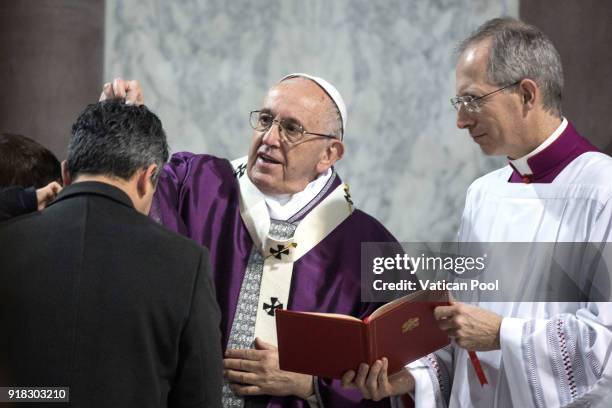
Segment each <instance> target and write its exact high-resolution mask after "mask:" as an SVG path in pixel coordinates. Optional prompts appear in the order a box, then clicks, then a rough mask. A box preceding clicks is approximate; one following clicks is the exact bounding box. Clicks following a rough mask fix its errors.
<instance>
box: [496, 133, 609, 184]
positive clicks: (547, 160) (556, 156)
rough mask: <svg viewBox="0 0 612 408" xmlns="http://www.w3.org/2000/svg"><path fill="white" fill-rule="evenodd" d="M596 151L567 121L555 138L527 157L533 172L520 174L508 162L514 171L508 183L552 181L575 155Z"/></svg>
mask: <svg viewBox="0 0 612 408" xmlns="http://www.w3.org/2000/svg"><path fill="white" fill-rule="evenodd" d="M598 151H599V149H598V148H596V147H595V146H593V145H592V144H591V142H589V141H588V140H586V139H585V138H584V137H582V136H580V135H579V134H578V132H577V131H576V129H574V127H573V126H572V124H571V123H569V122H568V124H567V127H566V128H565V130H564V131H563V133H561V134H560V135H559V137H558V138H557V140H555V141H554V142H552V143H551V144H550V146H547V147H546V148H545V149H544V150H542V151H541V152H538V153H537V154H536V155H534V156H532V157H530V158H528V159H527V163H528V164H529V167H530V168H531V170H532V171H533V174H531V175H522V174H520V173H519V171H518V170H517V169H516V168H514V166H512V163H510V166H511V167H512V169H513V170H514V171H513V172H512V175H511V176H510V180H508V181H509V182H510V183H552V182H553V180H554V179H555V177H557V176H558V175H559V173H561V171H563V169H564V168H565V167H566V166H567V165H568V164H570V163H571V162H572V160H574V159H575V158H576V157H578V156H580V155H581V154H582V153H586V152H598Z"/></svg>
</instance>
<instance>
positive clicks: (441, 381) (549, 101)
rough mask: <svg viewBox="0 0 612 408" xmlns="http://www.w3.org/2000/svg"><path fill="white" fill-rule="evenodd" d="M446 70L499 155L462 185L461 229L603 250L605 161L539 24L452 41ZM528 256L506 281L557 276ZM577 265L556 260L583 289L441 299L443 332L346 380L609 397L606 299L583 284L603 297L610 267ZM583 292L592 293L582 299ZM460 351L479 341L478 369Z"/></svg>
mask: <svg viewBox="0 0 612 408" xmlns="http://www.w3.org/2000/svg"><path fill="white" fill-rule="evenodd" d="M456 82H457V83H456V89H457V96H456V97H454V98H452V99H451V103H452V104H453V106H454V107H455V109H456V110H457V126H458V127H459V128H461V129H467V130H468V131H469V133H470V136H471V137H472V139H473V140H474V142H476V143H477V144H478V145H479V146H480V148H481V149H482V151H483V152H484V153H485V154H487V155H504V156H506V157H507V158H508V161H509V163H508V165H507V166H506V167H504V168H502V169H499V170H496V171H493V172H491V173H489V174H487V175H485V176H483V177H481V178H479V179H477V180H476V181H475V182H474V183H472V185H471V186H470V188H469V190H468V193H467V198H466V204H465V209H464V213H463V217H462V223H461V227H460V230H459V240H460V241H462V242H480V243H487V242H488V243H494V242H553V243H559V242H570V243H571V242H574V243H580V245H577V246H579V247H585V246H587V244H588V246H590V247H593V248H596V249H597V251H603V250H604V249H605V247H606V243H607V242H609V241H611V240H612V182H611V180H612V159H611V158H610V157H609V156H607V155H605V154H603V153H601V152H599V151H598V149H597V148H595V147H594V146H593V145H592V144H591V143H589V142H588V141H587V140H586V139H585V138H583V137H582V136H580V135H579V134H578V133H577V131H576V130H575V129H574V127H573V126H572V124H571V123H569V122H568V121H567V119H565V118H564V117H563V116H562V113H561V96H562V91H563V73H562V66H561V60H560V58H559V54H558V53H557V50H556V49H555V47H554V45H553V44H552V42H551V41H550V40H549V39H548V38H547V37H546V35H544V34H543V33H542V32H541V31H540V30H539V29H537V28H536V27H534V26H531V25H528V24H525V23H523V22H521V21H518V20H515V19H510V18H503V19H494V20H490V21H488V22H486V23H484V24H483V25H482V26H481V27H480V28H478V30H476V32H475V33H474V34H473V35H471V36H470V37H469V38H468V39H466V40H465V41H464V42H463V43H462V44H461V45H460V47H459V56H458V61H457V66H456ZM540 248H541V247H540ZM529 255H530V256H531V258H529V259H530V262H526V263H525V265H524V267H517V268H516V270H515V271H513V276H512V279H513V280H515V281H517V282H520V285H519V287H521V288H523V290H525V291H527V290H533V289H534V288H537V287H547V288H550V287H556V286H557V285H558V284H559V282H556V281H555V280H562V279H563V276H559V274H557V275H555V276H552V277H551V276H550V275H548V274H547V273H546V272H548V271H547V270H540V269H539V265H540V263H538V262H536V261H537V260H541V258H542V255H541V254H540V253H538V251H534V252H533V253H530V254H529ZM547 255H549V254H547ZM514 261H515V260H514V259H508V262H509V263H513V262H514ZM514 265H517V264H514ZM518 265H520V264H518ZM563 267H569V266H568V265H563ZM584 269H586V268H576V270H571V271H570V272H566V271H565V270H563V271H564V272H566V273H572V274H573V273H575V274H578V275H580V278H579V279H576V280H575V283H573V284H574V285H575V286H579V291H581V295H582V296H581V297H578V296H576V297H575V299H576V300H575V301H573V302H568V301H565V300H563V299H558V301H556V300H555V299H553V301H550V302H505V303H503V302H497V303H496V302H481V303H477V304H465V303H459V302H456V303H454V304H452V305H451V306H441V307H438V308H436V310H435V315H436V318H437V319H438V321H439V326H440V328H442V329H443V330H445V331H446V332H447V333H448V334H449V336H451V337H452V338H453V339H454V343H453V344H451V345H450V346H449V347H446V348H444V349H442V350H440V351H438V352H436V353H434V354H432V355H430V356H428V357H427V358H425V359H423V360H421V361H419V362H415V363H413V364H410V365H409V366H408V370H409V371H408V370H405V371H402V373H401V374H400V375H398V376H395V377H394V378H393V379H391V380H389V378H387V373H386V369H384V368H385V364H386V363H385V362H384V361H378V362H376V363H375V364H374V365H373V366H372V369H371V370H369V372H368V367H367V366H365V365H364V366H363V367H362V368H361V369H360V370H359V373H357V375H356V377H355V373H348V374H347V375H346V377H345V379H344V380H345V383H349V382H351V381H354V383H355V385H357V386H358V387H359V388H360V389H361V390H362V392H363V393H364V394H365V396H366V397H368V398H374V399H378V398H381V397H385V396H388V395H394V394H402V393H404V392H408V391H411V390H413V391H414V398H415V402H416V406H417V407H429V406H432V407H433V406H437V407H445V406H450V407H467V406H470V407H493V406H495V407H500V408H502V407H528V406H534V407H559V406H575V407H578V406H580V407H582V406H589V407H595V406H601V407H603V406H606V407H608V406H610V401H609V397H610V395H611V394H612V363H610V356H611V354H612V304H611V303H608V302H603V301H600V302H596V301H594V299H592V298H591V297H590V296H591V295H592V294H595V295H597V296H596V297H597V298H598V299H599V300H608V301H609V296H610V293H609V289H610V287H609V285H610V276H609V271H607V270H605V269H606V268H605V267H604V268H603V269H602V270H601V272H602V274H601V275H597V274H594V275H591V274H590V272H589V271H586V270H584ZM599 284H602V285H601V286H600V287H598V285H599ZM549 290H552V289H549ZM606 292H607V293H606ZM584 295H587V296H588V299H589V300H590V301H585V302H579V301H580V300H581V299H584V297H583V296H584ZM601 295H603V296H601ZM537 300H540V299H537ZM468 351H478V352H479V353H478V356H479V357H480V360H481V362H482V370H483V371H482V373H480V375H478V373H477V371H475V370H474V369H473V367H472V363H471V362H470V356H469V354H468ZM354 377H355V378H354ZM479 377H480V380H481V382H479ZM485 378H486V379H487V380H488V382H489V383H488V384H484V385H483V384H482V382H484V381H483V380H484V379H485Z"/></svg>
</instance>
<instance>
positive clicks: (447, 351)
mask: <svg viewBox="0 0 612 408" xmlns="http://www.w3.org/2000/svg"><path fill="white" fill-rule="evenodd" d="M452 367H453V346H452V345H448V346H446V347H444V348H442V349H440V350H438V351H436V352H435V353H432V354H429V355H428V356H426V357H423V358H422V359H420V360H417V361H415V362H412V363H410V364H408V365H407V366H406V369H408V371H410V374H412V376H413V377H414V381H415V388H414V392H413V393H411V394H410V396H411V397H412V399H413V400H414V406H415V408H430V407H431V408H434V407H435V408H442V407H447V406H448V401H449V399H450V391H451V386H452Z"/></svg>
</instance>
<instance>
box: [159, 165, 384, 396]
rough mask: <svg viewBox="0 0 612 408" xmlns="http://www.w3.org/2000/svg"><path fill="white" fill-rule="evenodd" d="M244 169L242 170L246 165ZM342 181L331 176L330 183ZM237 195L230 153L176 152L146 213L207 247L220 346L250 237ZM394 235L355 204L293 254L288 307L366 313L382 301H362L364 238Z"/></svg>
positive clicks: (330, 391)
mask: <svg viewBox="0 0 612 408" xmlns="http://www.w3.org/2000/svg"><path fill="white" fill-rule="evenodd" d="M242 173H243V176H244V177H247V175H246V173H245V171H244V169H242ZM339 184H340V180H339V178H338V177H336V179H335V180H334V185H333V186H332V188H330V189H329V191H333V189H334V188H335V187H336V186H337V185H339ZM239 197H240V191H239V185H238V181H237V179H236V175H235V174H234V169H233V167H232V165H231V164H230V162H229V161H227V160H225V159H219V158H217V157H214V156H209V155H195V154H192V153H177V154H175V155H173V156H172V159H171V160H170V162H169V163H168V164H167V165H166V166H164V170H163V172H162V173H161V175H160V179H159V185H158V188H157V192H156V194H155V197H154V201H153V207H152V209H151V217H153V218H154V219H156V220H158V221H159V222H161V223H162V224H163V225H165V226H166V227H168V228H170V229H171V230H173V231H176V232H178V233H180V234H182V235H185V236H187V237H189V238H191V239H193V240H195V241H196V242H198V243H200V244H202V245H204V246H206V247H208V248H209V249H210V255H211V263H212V270H213V274H214V281H215V286H216V292H217V300H218V302H219V306H220V307H221V312H222V319H221V334H222V341H223V348H224V349H225V347H226V345H227V341H228V338H229V334H230V330H231V327H232V320H233V318H234V314H235V311H236V302H237V300H238V295H239V293H240V287H241V284H242V280H243V277H244V273H245V269H246V266H247V262H248V259H249V255H250V253H251V249H252V245H253V242H252V240H251V237H250V235H249V233H248V231H247V229H246V227H245V225H244V223H243V221H242V218H241V216H240V209H239ZM323 198H324V197H320V198H318V200H319V201H321V200H322V199H323ZM311 208H312V207H310V209H311ZM304 215H305V214H301V215H300V217H303V216H304ZM395 241H396V240H395V238H394V237H393V236H392V235H391V234H390V233H389V232H388V231H387V230H386V229H385V227H383V226H382V224H380V223H379V222H378V221H377V220H375V219H374V218H372V217H371V216H369V215H367V214H365V213H364V212H362V211H359V210H355V211H354V212H353V213H352V214H351V215H350V216H349V217H348V218H347V219H345V220H344V221H343V222H342V223H341V224H340V225H339V226H338V227H336V229H335V230H333V231H332V232H331V233H330V234H329V235H328V236H327V237H326V238H324V239H323V240H322V241H321V242H320V243H319V244H318V245H316V246H315V247H314V248H313V249H311V250H310V251H309V252H308V253H306V254H305V255H304V256H302V257H301V258H299V259H298V260H297V261H296V262H295V264H294V268H293V275H292V281H291V289H290V301H289V305H287V306H288V309H292V310H299V311H317V312H324V313H342V314H347V315H352V316H355V317H360V318H363V317H365V316H367V315H369V314H370V313H371V312H372V311H374V310H375V309H376V308H377V307H378V306H380V305H378V304H372V303H362V302H361V301H360V298H361V292H360V271H361V269H360V268H361V265H360V259H361V255H360V253H361V243H362V242H395ZM355 341H357V340H355ZM318 390H319V393H320V396H321V398H322V399H323V403H324V405H325V406H326V407H331V406H333V407H349V406H359V407H367V406H373V407H374V406H377V407H383V406H389V401H388V400H383V401H380V402H378V403H375V402H373V401H368V400H362V399H361V394H360V393H359V392H357V391H355V390H350V391H349V390H343V389H341V387H340V384H339V381H333V382H332V381H329V380H322V379H319V380H318ZM307 406H308V404H307V403H306V401H304V400H301V399H299V398H297V397H270V398H269V401H268V407H307Z"/></svg>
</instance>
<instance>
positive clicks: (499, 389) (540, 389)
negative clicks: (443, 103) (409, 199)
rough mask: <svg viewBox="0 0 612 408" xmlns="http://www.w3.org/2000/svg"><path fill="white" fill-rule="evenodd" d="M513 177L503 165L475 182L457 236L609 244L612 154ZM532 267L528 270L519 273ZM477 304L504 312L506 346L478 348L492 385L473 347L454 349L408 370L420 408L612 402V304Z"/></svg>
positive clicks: (588, 155) (502, 340) (604, 404)
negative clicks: (531, 177)
mask: <svg viewBox="0 0 612 408" xmlns="http://www.w3.org/2000/svg"><path fill="white" fill-rule="evenodd" d="M511 173H512V168H511V167H510V166H506V167H504V168H502V169H500V170H497V171H494V172H492V173H489V174H487V175H485V176H483V177H481V178H479V179H478V180H476V181H475V182H474V183H473V184H472V185H471V187H470V188H469V190H468V194H467V198H466V206H465V210H464V213H463V217H462V222H461V227H460V231H459V237H458V238H459V241H461V242H590V243H593V244H594V245H600V246H601V247H603V246H605V242H610V241H611V240H612V158H610V157H609V156H607V155H605V154H602V153H598V152H588V153H583V154H582V155H580V156H578V157H577V158H576V159H574V160H573V161H572V162H571V163H569V164H568V165H567V167H565V168H564V169H563V170H562V172H561V173H560V174H559V175H558V176H557V177H556V178H555V180H554V181H553V182H552V183H549V184H535V183H534V184H523V183H509V182H508V180H509V178H510V175H511ZM608 248H609V247H608ZM610 267H611V268H612V265H611V266H610ZM533 273H537V272H534V271H532V270H529V269H528V268H521V269H518V270H516V278H517V279H521V278H522V276H525V274H533ZM530 279H533V276H531V277H530ZM604 283H605V282H604ZM608 284H609V282H608ZM478 305H479V306H481V307H483V308H486V309H489V310H492V311H494V312H496V313H498V314H500V315H501V316H503V317H504V319H503V322H502V326H501V331H500V343H501V350H496V351H490V352H478V357H479V358H480V361H481V363H482V366H483V369H484V371H485V374H486V376H487V379H488V381H489V384H487V385H484V386H481V385H480V383H479V381H478V377H477V376H476V373H475V372H474V369H473V367H472V365H471V363H470V360H469V358H468V354H467V352H466V351H465V350H464V349H461V348H459V347H458V346H455V345H451V346H449V347H447V348H445V349H442V350H440V351H438V352H436V353H435V354H432V355H430V356H428V357H426V358H424V359H421V360H419V361H417V362H414V363H412V364H410V365H409V366H408V368H409V370H410V372H411V373H412V374H413V376H414V377H415V380H416V389H415V392H414V395H413V396H414V398H415V404H416V407H417V408H422V407H447V406H448V407H452V408H455V407H486V408H491V407H500V408H505V407H521V408H522V407H534V406H535V407H563V406H571V407H574V406H576V407H583V406H591V407H612V362H610V361H609V360H611V359H612V356H611V355H610V354H611V353H612V303H606V302H601V303H595V302H588V303H587V302H585V303H561V302H548V303H544V302H523V303H516V302H515V303H511V302H505V303H503V302H499V303H493V302H488V303H484V302H481V303H478Z"/></svg>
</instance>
